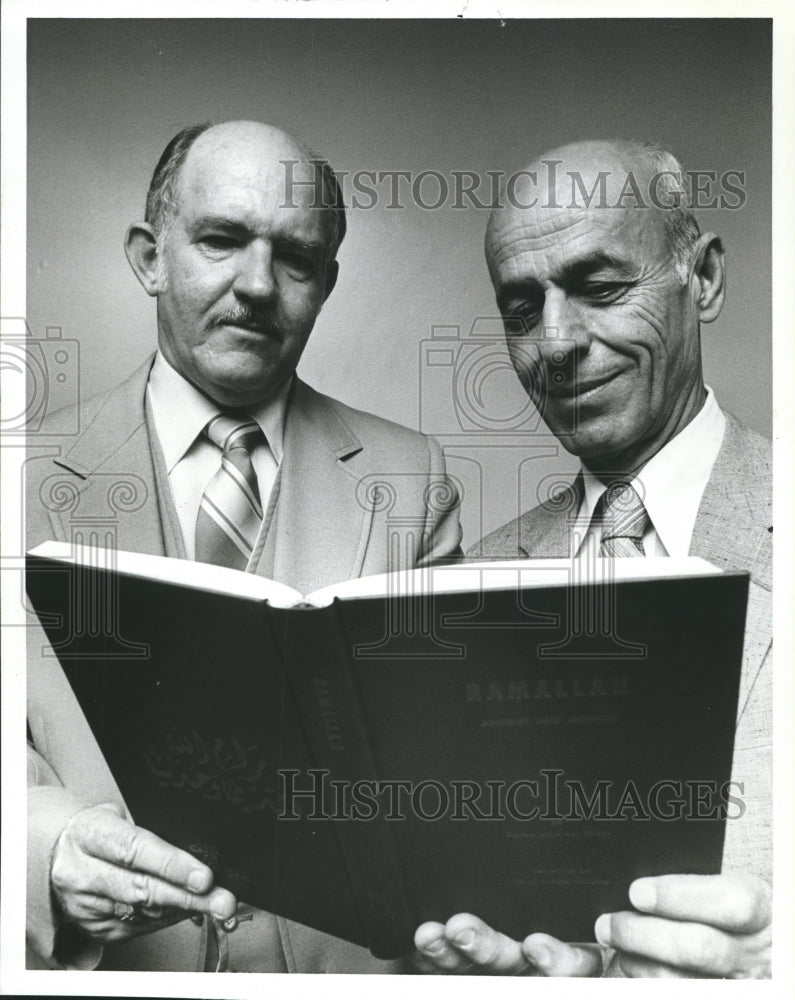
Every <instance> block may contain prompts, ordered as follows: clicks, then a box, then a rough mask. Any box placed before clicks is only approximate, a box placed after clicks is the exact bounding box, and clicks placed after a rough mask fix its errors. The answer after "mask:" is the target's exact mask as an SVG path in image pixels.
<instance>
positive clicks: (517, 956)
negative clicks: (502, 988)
mask: <svg viewBox="0 0 795 1000" xmlns="http://www.w3.org/2000/svg"><path fill="white" fill-rule="evenodd" d="M445 936H446V938H447V940H448V941H449V942H450V943H451V944H453V945H454V946H455V948H456V950H457V951H459V952H460V953H461V954H462V955H463V956H464V957H465V958H466V959H467V960H468V961H469V962H470V963H472V964H473V965H475V966H477V968H478V970H479V971H480V972H483V973H485V974H487V975H500V976H518V975H521V974H522V973H524V972H527V971H528V962H527V959H526V958H525V957H524V954H523V953H522V949H521V946H520V944H519V942H518V941H514V940H513V939H512V938H509V937H508V936H507V935H505V934H501V933H500V932H499V931H495V930H494V929H493V928H492V927H489V925H488V924H486V923H484V922H483V921H482V920H480V919H479V918H478V917H475V916H473V915H472V914H471V913H457V914H456V915H455V916H454V917H451V918H450V919H449V920H448V921H447V923H446V924H445Z"/></svg>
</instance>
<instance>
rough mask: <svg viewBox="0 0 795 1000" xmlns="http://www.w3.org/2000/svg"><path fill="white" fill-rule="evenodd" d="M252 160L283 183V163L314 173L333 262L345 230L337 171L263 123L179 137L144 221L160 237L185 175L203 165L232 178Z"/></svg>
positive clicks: (163, 160)
mask: <svg viewBox="0 0 795 1000" xmlns="http://www.w3.org/2000/svg"><path fill="white" fill-rule="evenodd" d="M248 154H250V155H252V156H254V157H257V158H258V159H259V160H260V161H261V164H262V169H263V171H279V172H280V173H281V176H282V178H283V179H286V178H287V176H288V175H287V173H286V168H285V165H284V163H285V161H291V162H293V163H295V164H297V165H301V167H303V168H304V169H307V170H309V171H310V174H309V176H310V178H311V180H312V181H313V182H315V183H316V184H317V188H318V191H317V198H316V199H315V200H316V203H317V205H318V206H319V207H320V206H322V207H323V208H324V209H325V210H326V211H327V226H328V232H329V256H330V258H333V257H334V256H335V255H336V252H337V250H338V249H339V246H340V244H341V243H342V240H343V237H344V236H345V230H346V221H345V206H344V203H343V200H342V191H341V189H340V187H339V184H338V182H337V179H336V177H335V175H334V171H333V170H332V169H331V166H330V164H329V163H328V162H327V161H326V160H324V159H322V158H321V157H319V156H317V155H315V154H314V153H313V152H312V151H311V150H310V149H309V147H307V146H306V145H304V144H303V143H302V142H300V141H299V140H297V139H295V138H294V137H293V136H291V135H290V134H289V133H287V132H285V131H284V130H282V129H280V128H276V127H275V126H274V125H269V124H266V123H265V122H256V121H227V122H220V123H219V124H217V125H213V124H211V123H210V122H204V123H202V124H198V125H189V126H188V127H187V128H184V129H182V131H181V132H178V133H177V135H175V136H174V138H173V139H172V140H171V141H170V142H169V144H168V145H167V146H166V148H165V149H164V150H163V153H162V155H161V157H160V160H159V161H158V164H157V166H156V167H155V171H154V173H153V175H152V180H151V182H150V185H149V191H148V193H147V196H146V215H145V218H146V221H147V222H148V223H149V224H150V225H151V226H152V228H153V230H154V231H155V233H156V234H157V235H158V236H162V234H163V233H164V232H165V230H166V229H167V227H168V225H169V223H170V222H171V221H172V220H173V218H174V215H175V213H176V211H177V209H178V205H179V190H180V186H181V183H182V180H183V170H184V169H188V168H191V169H194V168H195V165H196V163H197V162H199V163H201V164H202V165H203V166H204V165H211V166H214V168H215V170H216V173H217V172H218V170H219V169H221V170H222V171H223V172H224V174H229V172H230V171H231V172H232V175H233V174H234V169H235V163H236V162H239V159H240V157H241V156H243V155H248ZM191 161H193V162H191ZM290 176H292V175H290Z"/></svg>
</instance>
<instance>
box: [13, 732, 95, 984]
mask: <svg viewBox="0 0 795 1000" xmlns="http://www.w3.org/2000/svg"><path fill="white" fill-rule="evenodd" d="M27 765H28V871H27V924H26V945H27V963H26V964H27V966H28V968H37V967H39V968H40V967H42V966H43V967H46V968H56V969H81V970H84V971H89V970H91V969H95V968H96V966H97V965H98V964H99V961H100V958H101V957H102V947H101V945H99V944H97V943H95V942H92V941H89V940H88V939H85V938H78V937H77V936H76V935H74V936H67V935H64V934H61V933H60V930H59V926H58V918H57V914H56V912H55V907H54V905H53V899H52V893H51V890H50V865H51V863H52V855H53V851H54V850H55V845H56V843H57V842H58V838H59V837H60V835H61V833H62V831H63V829H64V827H65V826H66V824H67V823H68V822H69V820H70V819H71V818H72V816H74V815H75V813H77V812H79V811H80V810H81V809H82V808H83V807H84V805H85V803H84V802H82V801H81V800H80V799H79V798H77V797H76V796H74V795H72V794H71V793H70V792H69V791H67V789H65V788H63V787H62V785H61V783H60V781H59V780H58V776H57V775H56V773H55V771H53V769H52V768H51V767H50V765H49V764H48V763H47V761H46V760H45V759H44V758H43V757H42V756H41V754H39V753H38V752H37V751H36V750H35V748H34V747H33V746H30V745H29V746H28V761H27Z"/></svg>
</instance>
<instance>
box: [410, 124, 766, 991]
mask: <svg viewBox="0 0 795 1000" xmlns="http://www.w3.org/2000/svg"><path fill="white" fill-rule="evenodd" d="M681 177H682V169H681V167H680V165H679V164H678V162H677V161H676V160H675V159H674V157H673V156H671V155H670V154H669V153H665V152H663V151H661V150H657V149H653V148H649V147H644V146H641V145H639V144H637V143H631V142H582V143H577V144H573V145H569V146H566V147H564V148H562V149H558V150H554V151H552V152H550V153H547V154H546V155H544V156H541V157H539V158H538V159H537V160H536V161H534V162H533V163H531V164H530V165H529V166H528V168H527V171H526V173H525V176H524V184H523V185H519V188H518V189H517V191H516V197H515V198H513V199H512V200H509V201H508V202H507V203H506V204H505V205H504V207H502V208H498V209H496V210H495V211H494V212H493V213H492V216H491V219H490V222H489V227H488V231H487V234H486V256H487V260H488V265H489V271H490V274H491V278H492V282H493V284H494V289H495V292H496V296H497V304H498V306H499V309H500V312H501V314H502V316H503V318H504V320H505V329H506V339H507V344H508V349H509V352H510V354H511V358H512V360H513V363H514V367H515V368H516V371H517V374H518V376H519V378H520V380H521V381H522V384H523V385H524V387H525V389H526V390H527V392H528V393H529V395H530V396H531V398H532V399H533V401H534V402H535V403H536V405H537V407H538V408H539V410H540V412H541V415H542V416H543V418H544V420H545V422H546V423H547V425H548V426H549V428H550V430H551V431H552V432H553V433H554V434H555V435H556V436H557V437H558V439H559V440H560V441H561V443H562V444H563V445H564V447H566V448H567V450H569V451H570V452H572V453H573V454H575V455H577V456H578V457H579V458H580V460H581V463H582V468H581V471H580V474H579V475H578V476H577V478H576V479H575V481H574V482H573V483H572V484H571V486H570V487H569V488H568V489H566V490H562V491H560V492H559V493H557V494H556V495H555V496H554V497H550V498H548V499H546V500H545V502H542V503H541V504H540V505H539V506H538V507H536V508H535V509H533V510H530V511H528V512H527V513H525V514H523V515H522V516H521V517H519V518H518V519H517V520H515V521H513V522H511V523H510V524H507V525H504V526H503V527H502V528H500V529H498V530H497V531H495V532H494V533H493V534H491V535H489V536H488V537H486V538H485V539H483V540H482V541H481V542H480V543H479V544H478V545H477V546H476V547H475V549H474V550H473V552H472V554H474V555H478V556H487V557H491V558H506V557H516V556H520V557H525V558H526V557H545V556H546V557H572V558H578V557H580V556H582V555H583V554H584V552H586V551H587V550H588V549H589V548H590V551H591V552H594V551H598V553H599V555H601V556H605V557H612V556H615V555H619V556H643V555H649V556H651V555H654V556H686V555H688V554H689V555H694V556H701V557H703V558H705V559H707V560H709V561H710V562H712V563H714V564H715V565H717V566H719V567H722V568H725V569H730V570H747V571H749V572H750V575H751V582H750V592H749V604H748V616H747V620H746V634H745V648H744V651H743V674H742V679H741V686H740V701H739V708H738V716H737V726H736V733H735V748H734V760H733V773H732V779H733V780H734V781H735V782H737V783H738V784H737V785H736V786H735V787H739V788H740V789H741V790H742V794H743V799H744V804H745V811H744V814H743V815H742V817H741V818H738V819H733V820H729V821H728V822H727V824H726V843H725V846H724V855H723V866H722V873H721V874H720V875H713V876H698V875H688V874H671V875H666V876H663V877H658V878H642V879H637V880H636V881H635V882H633V883H632V885H631V886H628V887H627V889H628V903H631V904H632V907H634V909H631V908H630V907H629V906H628V907H627V910H626V911H622V912H619V913H613V914H603V915H602V916H600V917H599V919H598V920H597V921H596V926H595V937H596V940H597V941H598V942H599V944H600V945H602V946H604V949H614V950H615V956H614V957H612V958H611V956H612V952H610V951H607V950H605V951H604V952H603V953H601V954H600V949H599V948H598V947H596V945H590V946H588V945H569V944H564V943H562V942H559V941H556V940H554V939H553V938H551V937H549V936H548V935H544V934H531V935H530V936H529V937H528V938H527V939H526V940H525V941H524V942H521V943H520V942H517V941H511V940H509V939H508V938H506V937H505V936H504V935H502V934H499V933H497V932H496V931H494V930H492V929H491V928H489V927H487V926H486V925H485V924H483V922H482V921H480V920H478V919H477V918H476V917H474V916H472V915H469V914H457V915H456V916H454V917H452V918H451V919H450V921H449V922H448V923H447V924H446V925H442V924H426V925H423V927H421V928H420V929H419V931H418V933H417V937H416V943H417V946H418V948H419V949H420V951H421V952H422V953H423V954H424V955H425V959H426V962H427V963H428V966H429V967H435V968H437V969H441V970H444V971H448V972H469V971H471V970H472V969H473V968H474V969H477V970H480V971H484V972H491V973H506V974H522V973H526V972H528V971H540V972H541V973H542V974H545V975H551V976H553V975H569V976H579V975H598V974H599V973H600V972H601V971H602V962H603V959H606V960H607V961H608V963H609V972H610V974H621V973H623V974H625V975H627V976H637V977H649V976H651V977H678V976H684V977H693V976H712V977H732V978H748V977H760V978H761V977H767V976H769V975H770V945H771V929H770V921H771V891H770V881H771V875H772V837H771V828H770V823H771V788H770V778H771V749H772V718H771V715H772V693H771V677H772V664H771V657H770V648H771V636H772V621H771V590H770V588H771V555H772V536H771V532H772V520H771V452H770V444H769V442H768V441H766V440H765V439H763V438H762V437H760V436H759V435H758V434H756V433H754V432H753V431H751V430H749V429H747V428H744V427H742V426H741V425H740V424H739V422H738V421H737V420H735V418H734V417H732V416H731V415H730V414H728V413H725V412H724V411H722V410H721V409H720V407H719V405H718V403H717V400H716V398H715V395H714V394H713V392H712V391H711V390H710V389H707V388H706V387H705V386H704V381H703V375H702V366H701V349H700V327H701V323H711V322H713V321H714V320H716V319H717V318H718V315H719V314H720V311H721V308H722V305H723V300H724V294H725V273H724V249H723V245H722V243H721V240H720V239H719V238H718V237H717V236H716V235H715V234H714V233H709V232H707V233H701V232H700V230H699V227H698V224H697V222H696V220H695V217H694V216H693V214H692V212H691V211H690V210H689V209H688V208H687V207H686V204H681V203H680V202H681V195H682V191H681V189H680V185H681ZM573 178H577V179H579V187H578V186H577V182H576V181H574V180H573ZM638 196H640V197H638ZM614 485H615V486H618V487H619V488H618V489H617V490H616V491H615V493H616V494H617V495H620V496H623V497H624V498H626V497H627V496H629V495H630V494H629V493H628V492H627V489H626V487H627V486H629V488H630V489H631V490H632V491H633V494H634V497H636V498H637V501H636V503H635V507H634V508H633V509H634V510H636V511H637V516H635V515H634V514H633V517H631V518H630V517H627V518H622V519H620V521H621V524H622V527H621V528H620V530H619V529H615V530H613V529H612V528H611V527H610V525H611V521H610V518H609V516H608V508H606V507H605V506H604V503H605V501H604V500H603V497H605V498H606V497H607V496H608V495H609V494H610V492H612V491H609V489H608V488H609V487H610V486H614ZM633 502H634V501H633ZM630 522H631V523H630ZM616 523H618V519H617V521H616ZM672 627H675V623H672ZM671 737H672V739H676V722H675V720H671Z"/></svg>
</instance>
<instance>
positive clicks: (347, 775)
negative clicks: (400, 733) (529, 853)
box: [287, 600, 419, 958]
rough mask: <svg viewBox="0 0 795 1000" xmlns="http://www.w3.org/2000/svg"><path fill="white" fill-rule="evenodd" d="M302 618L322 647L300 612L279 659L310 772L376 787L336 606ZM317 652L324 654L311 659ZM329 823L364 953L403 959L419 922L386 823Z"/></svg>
mask: <svg viewBox="0 0 795 1000" xmlns="http://www.w3.org/2000/svg"><path fill="white" fill-rule="evenodd" d="M310 614H311V615H312V618H313V619H315V621H317V620H318V619H320V620H321V621H322V622H323V625H322V626H321V627H322V631H323V633H324V638H325V640H326V641H325V642H318V633H319V631H320V627H318V628H317V629H315V627H314V625H313V626H308V623H307V620H306V618H307V613H306V612H305V611H300V612H298V613H296V614H289V621H288V630H289V631H288V636H289V638H288V650H289V653H288V657H287V660H288V664H289V673H290V682H291V685H292V688H293V693H294V695H295V698H296V703H297V705H298V711H299V714H300V716H301V721H302V724H303V726H304V730H305V735H306V739H307V742H308V743H309V746H310V750H311V752H312V756H313V757H314V760H315V763H316V765H317V767H318V768H319V769H321V770H323V771H327V772H328V777H329V781H340V782H342V783H343V784H344V785H346V786H348V787H350V784H352V783H354V782H357V781H362V780H364V781H376V780H377V779H378V778H379V777H380V775H379V774H378V769H377V764H376V760H375V757H374V754H373V751H372V746H371V741H370V739H369V737H368V730H367V722H366V719H365V715H364V712H363V711H362V704H361V699H360V696H359V690H358V687H357V684H356V679H355V675H354V671H353V664H352V655H353V650H352V646H351V644H350V643H347V642H346V640H345V630H344V624H343V620H342V614H341V602H340V601H339V600H335V601H334V602H333V604H331V605H330V606H328V607H325V608H319V609H314V610H313V611H312V612H310ZM317 624H318V626H320V622H319V621H317ZM318 650H323V651H324V652H325V655H323V656H318ZM337 787H338V788H339V786H337ZM329 822H332V823H333V824H334V828H335V832H336V834H337V837H338V840H339V843H340V847H341V849H342V854H343V857H344V859H345V865H346V868H347V874H348V879H349V881H350V885H351V889H352V892H353V897H354V900H355V903H356V908H357V911H358V914H359V919H360V922H361V926H362V929H363V932H364V934H365V936H366V938H367V945H368V947H369V949H370V951H371V952H372V953H373V955H374V956H375V957H376V958H397V957H400V956H401V955H404V954H406V953H408V952H409V951H411V949H412V947H413V937H414V931H415V930H416V928H417V926H418V924H419V921H418V919H417V915H416V911H415V908H414V906H413V903H412V901H411V898H410V896H409V894H408V891H407V886H406V880H405V878H404V875H403V868H402V865H401V861H400V857H399V855H398V852H397V848H396V844H395V841H394V838H393V835H392V833H391V831H390V827H389V821H388V820H387V819H386V816H385V815H382V814H379V815H376V816H375V817H373V818H371V819H356V818H353V817H352V816H350V815H344V816H339V815H338V816H337V818H331V819H330V820H329Z"/></svg>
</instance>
